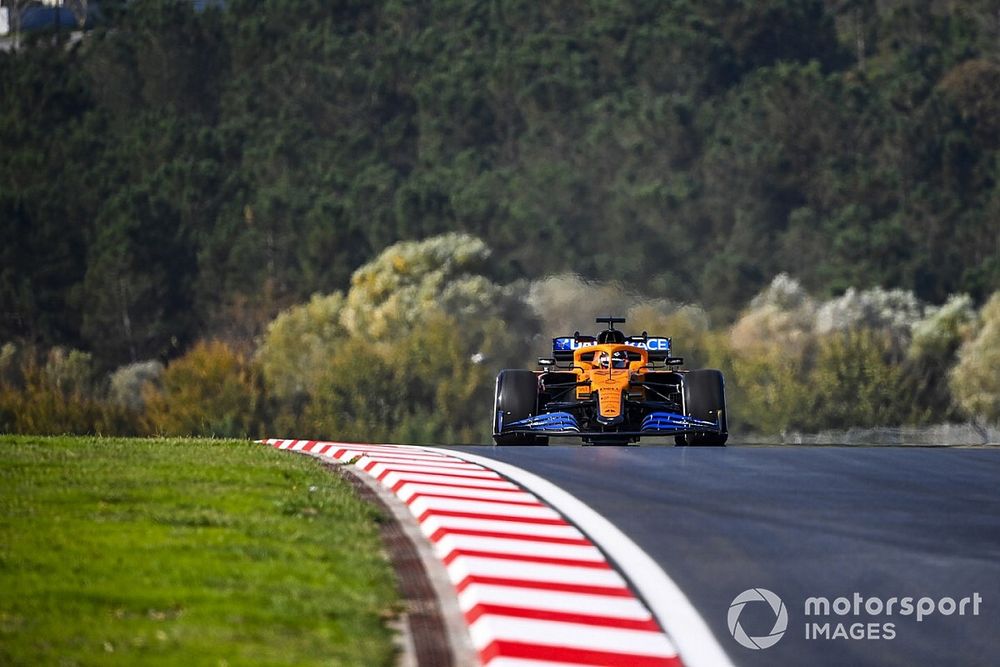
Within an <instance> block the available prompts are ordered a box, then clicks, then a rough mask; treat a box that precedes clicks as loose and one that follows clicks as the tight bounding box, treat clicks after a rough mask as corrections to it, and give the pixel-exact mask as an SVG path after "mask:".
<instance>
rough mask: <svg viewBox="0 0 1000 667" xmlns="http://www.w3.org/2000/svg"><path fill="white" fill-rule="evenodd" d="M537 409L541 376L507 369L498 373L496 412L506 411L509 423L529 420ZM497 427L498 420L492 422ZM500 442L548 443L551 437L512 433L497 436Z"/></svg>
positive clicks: (518, 443) (506, 419) (509, 443)
mask: <svg viewBox="0 0 1000 667" xmlns="http://www.w3.org/2000/svg"><path fill="white" fill-rule="evenodd" d="M537 411H538V376H536V375H535V374H534V373H532V372H531V371H526V370H521V369H507V370H503V371H500V374H499V375H498V376H497V391H496V407H495V410H494V413H493V415H494V417H493V418H494V419H496V413H497V412H503V420H504V422H506V423H509V422H514V421H518V420H520V419H526V418H528V417H531V416H532V415H534V414H536V413H537ZM493 427H494V428H496V423H495V422H494V425H493ZM493 440H494V442H496V443H497V444H498V445H547V444H549V439H548V438H547V437H545V436H532V435H524V434H521V433H509V434H504V435H500V434H497V435H494V436H493Z"/></svg>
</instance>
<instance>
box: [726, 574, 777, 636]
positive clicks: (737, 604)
mask: <svg viewBox="0 0 1000 667" xmlns="http://www.w3.org/2000/svg"><path fill="white" fill-rule="evenodd" d="M748 602H766V603H767V604H769V605H770V606H771V610H772V611H773V612H774V627H773V628H771V632H770V633H769V634H766V635H764V636H762V637H751V636H749V635H748V634H747V633H746V631H745V630H744V629H743V626H741V625H740V613H742V612H743V607H745V606H746V604H747V603H748ZM728 620H729V634H731V635H732V636H733V639H735V640H736V641H737V642H738V643H739V645H740V646H745V647H746V648H749V649H754V650H756V649H762V648H770V647H772V646H774V645H775V644H777V643H778V640H779V639H781V637H782V635H784V634H785V630H786V629H787V628H788V610H787V609H785V603H784V602H782V601H781V598H779V597H778V596H777V595H775V594H774V593H772V592H771V591H769V590H767V589H766V588H751V589H749V590H745V591H743V592H742V593H740V594H739V595H737V596H736V598H735V599H734V600H733V603H732V604H731V605H729V616H728Z"/></svg>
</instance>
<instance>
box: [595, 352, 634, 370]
mask: <svg viewBox="0 0 1000 667" xmlns="http://www.w3.org/2000/svg"><path fill="white" fill-rule="evenodd" d="M597 363H598V365H599V366H600V367H601V368H608V367H609V366H610V367H611V368H628V353H627V352H625V351H624V350H618V351H617V352H612V353H611V354H610V355H609V354H608V353H607V352H601V354H600V356H598V357H597Z"/></svg>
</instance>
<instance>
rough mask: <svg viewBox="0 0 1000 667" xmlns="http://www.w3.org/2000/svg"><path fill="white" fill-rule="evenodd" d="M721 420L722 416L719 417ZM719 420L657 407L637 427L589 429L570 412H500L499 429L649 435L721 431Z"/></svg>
mask: <svg viewBox="0 0 1000 667" xmlns="http://www.w3.org/2000/svg"><path fill="white" fill-rule="evenodd" d="M720 421H721V420H720ZM720 421H716V422H712V421H708V420H705V419H695V418H694V417H688V416H687V415H682V414H679V413H676V412H667V411H656V412H651V413H649V414H648V415H646V416H645V417H644V418H643V420H642V423H641V424H639V425H638V428H637V429H636V428H633V429H629V428H628V425H627V424H625V425H623V426H624V428H623V429H622V430H615V431H588V430H584V429H581V428H580V424H579V422H578V420H577V418H576V417H575V416H574V415H573V414H572V413H570V412H543V413H541V414H538V415H535V416H533V417H528V418H527V419H521V420H518V421H514V422H509V423H506V424H505V423H503V416H502V415H500V414H498V415H497V421H496V425H497V428H496V433H497V434H499V433H523V434H530V435H548V436H582V435H587V436H590V435H604V436H636V437H638V436H648V435H684V434H687V433H721V432H722V426H721V423H720Z"/></svg>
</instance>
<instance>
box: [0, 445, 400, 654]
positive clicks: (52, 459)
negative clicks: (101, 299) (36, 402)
mask: <svg viewBox="0 0 1000 667" xmlns="http://www.w3.org/2000/svg"><path fill="white" fill-rule="evenodd" d="M378 520H379V516H378V513H377V511H376V510H374V509H373V508H371V507H370V506H368V505H366V504H364V503H362V502H361V501H360V500H358V499H357V498H356V497H355V495H354V494H353V492H352V491H351V489H350V487H349V486H348V485H347V484H346V483H345V482H344V481H343V480H341V479H340V478H339V476H337V475H333V474H330V472H329V471H327V470H325V469H324V468H322V466H321V465H320V464H319V462H318V461H316V460H315V459H311V458H308V457H305V456H299V455H294V454H290V453H287V452H279V451H276V450H273V449H272V448H270V447H266V446H262V445H256V444H252V443H248V442H245V441H219V440H194V439H148V440H142V439H124V438H115V439H102V438H75V437H56V438H39V437H9V436H0V664H3V665H40V664H51V665H76V664H79V665H91V664H102V665H139V664H142V665H313V664H323V665H363V666H365V667H369V666H373V665H390V664H392V663H393V661H394V650H393V647H392V635H391V632H390V631H389V629H387V627H386V620H387V618H389V617H390V616H392V615H393V613H394V611H395V610H396V609H398V606H399V602H398V598H397V594H396V591H395V585H394V580H393V575H392V570H391V566H390V565H389V563H388V562H387V560H386V559H385V556H384V554H383V551H382V548H381V544H380V542H379V537H378V526H377V521H378Z"/></svg>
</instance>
